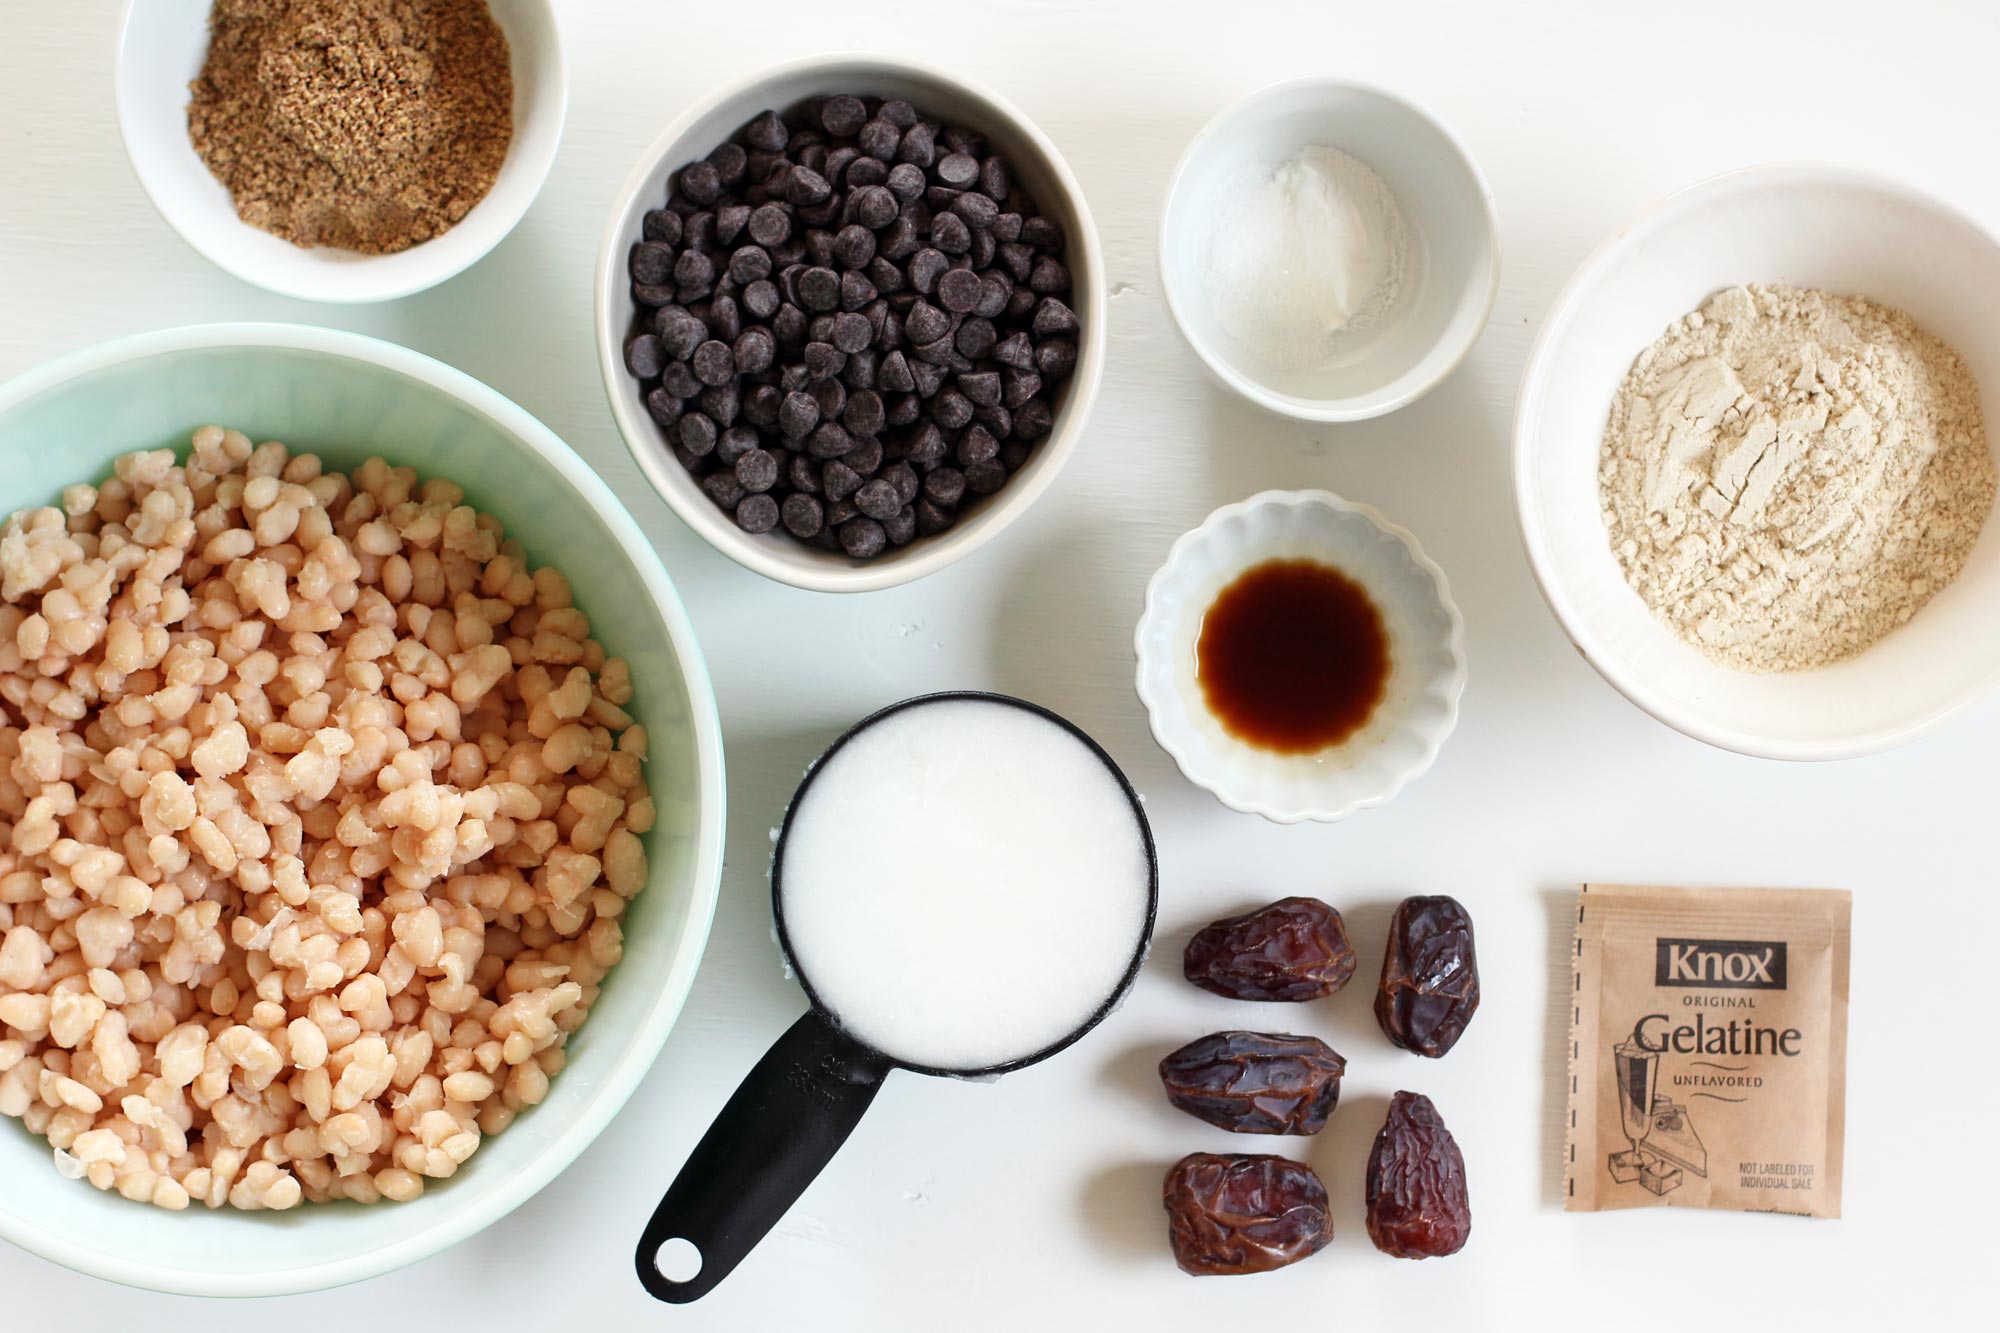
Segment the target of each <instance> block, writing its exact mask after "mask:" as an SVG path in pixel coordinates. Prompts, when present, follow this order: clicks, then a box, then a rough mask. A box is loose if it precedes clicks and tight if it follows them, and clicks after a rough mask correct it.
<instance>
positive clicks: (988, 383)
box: [957, 370, 1000, 407]
mask: <svg viewBox="0 0 2000 1333" xmlns="http://www.w3.org/2000/svg"><path fill="white" fill-rule="evenodd" d="M957 384H958V389H959V392H961V393H963V394H964V395H965V396H966V397H967V398H969V399H971V400H972V402H973V403H974V404H975V405H976V406H979V407H992V406H993V405H994V404H995V403H998V402H999V401H1000V372H999V371H997V370H979V371H973V372H971V373H969V374H963V375H960V376H959V377H958V380H957Z"/></svg>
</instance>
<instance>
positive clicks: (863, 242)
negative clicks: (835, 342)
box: [833, 222, 1060, 291]
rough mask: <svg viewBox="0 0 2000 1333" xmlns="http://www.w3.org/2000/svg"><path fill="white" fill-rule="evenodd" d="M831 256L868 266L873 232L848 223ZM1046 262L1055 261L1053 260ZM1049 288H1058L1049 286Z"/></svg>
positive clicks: (848, 265) (856, 266)
mask: <svg viewBox="0 0 2000 1333" xmlns="http://www.w3.org/2000/svg"><path fill="white" fill-rule="evenodd" d="M833 257H834V258H835V259H836V260H838V261H840V264H841V266H842V267H843V268H851V269H859V268H866V267H868V261H869V260H871V259H873V258H874V257H875V233H874V232H872V231H870V230H869V229H868V228H866V227H864V226H862V225H861V224H860V223H859V222H850V223H848V224H847V225H846V226H845V227H842V228H841V229H840V230H839V232H837V233H836V234H835V235H834V238H833ZM1046 262H1048V263H1052V264H1053V263H1055V261H1054V260H1048V261H1046ZM1058 267H1060V265H1058ZM1050 290H1052V291H1053V290H1058V289H1055V288H1051V289H1050Z"/></svg>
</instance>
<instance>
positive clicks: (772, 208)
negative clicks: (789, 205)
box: [749, 204, 792, 246]
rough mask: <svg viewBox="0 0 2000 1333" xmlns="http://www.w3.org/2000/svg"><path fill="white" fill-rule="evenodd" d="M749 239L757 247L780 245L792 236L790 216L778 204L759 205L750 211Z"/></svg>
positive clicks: (787, 211) (788, 212)
mask: <svg viewBox="0 0 2000 1333" xmlns="http://www.w3.org/2000/svg"><path fill="white" fill-rule="evenodd" d="M749 231H750V239H751V240H753V241H755V242H757V244H759V245H766V246H769V245H782V244H783V243H784V242H785V239H786V238H787V237H789V236H790V235H791V234H792V215H791V213H790V211H789V210H787V209H786V208H784V207H783V206H782V205H779V204H760V205H759V206H758V207H756V208H754V209H752V210H751V211H750V226H749Z"/></svg>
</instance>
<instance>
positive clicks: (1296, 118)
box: [1160, 79, 1500, 421]
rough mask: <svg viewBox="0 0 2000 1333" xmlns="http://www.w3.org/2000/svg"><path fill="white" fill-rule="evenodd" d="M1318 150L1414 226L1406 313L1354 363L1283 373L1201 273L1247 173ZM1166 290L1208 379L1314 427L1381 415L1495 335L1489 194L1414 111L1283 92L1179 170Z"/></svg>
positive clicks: (1193, 152)
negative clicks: (1354, 163) (1379, 187)
mask: <svg viewBox="0 0 2000 1333" xmlns="http://www.w3.org/2000/svg"><path fill="white" fill-rule="evenodd" d="M1315 145H1321V146H1327V147H1332V148H1339V149H1343V150H1345V151H1346V152H1348V153H1351V154H1353V155H1354V156H1355V157H1357V158H1359V159H1360V160H1361V161H1363V162H1365V163H1366V164H1367V165H1368V166H1369V167H1371V168H1372V169H1373V170H1374V172H1375V174H1376V175H1378V176H1380V177H1381V178H1382V181H1383V183H1384V184H1386V185H1387V186H1388V187H1389V190H1390V192H1391V193H1392V194H1394V195H1395V196H1396V201H1397V203H1398V204H1399V205H1400V206H1401V208H1402V211H1403V218H1404V220H1405V221H1406V222H1407V223H1408V224H1409V230H1410V254H1409V263H1408V267H1407V269H1406V270H1405V273H1404V290H1403V294H1402V295H1401V297H1399V298H1398V301H1397V304H1396V305H1395V306H1394V307H1393V308H1392V310H1391V311H1390V313H1389V315H1388V316H1387V317H1386V319H1385V320H1384V322H1383V323H1382V325H1381V327H1380V329H1379V330H1378V331H1377V332H1375V333H1374V334H1373V335H1371V336H1370V337H1369V338H1368V339H1366V340H1365V341H1363V342H1362V343H1360V344H1358V345H1357V346H1356V347H1355V348H1354V349H1353V350H1352V352H1351V353H1350V354H1349V355H1347V356H1345V357H1343V358H1342V359H1341V360H1340V361H1339V362H1337V363H1335V364H1332V365H1328V366H1322V367H1311V368H1305V369H1294V368H1283V367H1274V366H1270V365H1267V364H1264V362H1263V361H1262V360H1260V359H1259V358H1258V357H1257V356H1256V355H1255V353H1254V352H1253V351H1252V350H1251V349H1248V348H1245V347H1243V346H1242V345H1241V344H1240V343H1238V342H1237V341H1236V340H1235V339H1234V338H1232V337H1231V336H1230V335H1229V333H1228V332H1227V331H1226V330H1224V329H1223V328H1222V326H1221V324H1220V323H1219V322H1218V321H1217V319H1216V316H1215V313H1214V311H1213V310H1212V309H1211V307H1210V303H1209V299H1208V291H1207V283H1206V280H1205V278H1204V275H1203V272H1202V268H1203V264H1204V262H1205V261H1206V260H1207V258H1208V255H1209V252H1210V250H1211V248H1212V238H1211V237H1210V234H1209V232H1210V228H1211V225H1212V219H1213V218H1214V215H1215V213H1216V212H1217V210H1218V209H1219V208H1220V207H1221V205H1222V204H1223V203H1224V202H1225V194H1226V192H1227V191H1228V190H1229V189H1231V188H1233V183H1234V180H1235V178H1236V176H1237V173H1238V172H1239V171H1240V170H1241V169H1242V168H1244V167H1246V166H1270V165H1275V164H1276V163H1278V162H1281V161H1283V160H1284V159H1286V158H1288V157H1291V156H1292V155H1294V154H1296V153H1298V152H1299V151H1300V150H1301V149H1304V148H1309V147H1313V146H1315ZM1160 287H1161V290H1162V291H1164V292H1165V293H1166V298H1167V309H1168V310H1169V311H1170V312H1171V313H1172V315H1173V317H1174V323H1175V324H1176V325H1177V326H1179V328H1180V331H1181V334H1182V336H1183V337H1185V338H1186V339H1187V341H1188V345H1189V346H1190V347H1192V348H1194V350H1195V355H1197V356H1199V357H1200V358H1201V361H1202V364H1203V365H1204V366H1206V367H1207V369H1208V372H1209V374H1211V375H1212V376H1214V378H1215V379H1216V380H1217V381H1219V382H1220V383H1221V384H1223V385H1224V386H1226V387H1228V388H1230V389H1233V390H1235V391H1236V392H1237V393H1239V394H1242V395H1243V396H1244V397H1245V398H1247V399H1249V400H1250V401H1251V402H1253V403H1255V404H1256V405H1257V406H1259V407H1261V408H1264V409H1265V410H1267V411H1271V412H1276V413H1279V414H1280V415H1283V416H1289V417H1297V418H1299V419H1301V420H1304V421H1360V420H1362V419H1364V418H1366V417H1374V416H1380V415H1382V414H1383V413H1384V412H1393V411H1394V410H1396V409H1397V408H1399V407H1402V406H1404V405H1405V404H1408V403H1411V402H1414V401H1415V400H1416V399H1418V398H1420V397H1422V396H1423V395H1424V394H1426V393H1428V392H1430V390H1431V389H1432V388H1433V387H1434V386H1435V385H1436V384H1437V383H1438V381H1440V380H1442V379H1443V378H1444V377H1445V376H1446V375H1449V374H1450V373H1451V372H1452V370H1453V368H1455V367H1456V366H1457V365H1458V364H1459V362H1461V361H1463V360H1464V359H1465V357H1466V354H1467V353H1468V352H1470V351H1471V350H1472V345H1473V344H1474V343H1475V342H1477V341H1478V340H1479V332H1480V330H1481V329H1483V328H1485V327H1486V318H1487V316H1488V315H1490V314H1491V313H1492V311H1493V298H1494V297H1495V295H1497V294H1498V292H1499V290H1500V242H1499V225H1498V223H1497V222H1496V221H1495V219H1494V213H1493V193H1492V191H1491V190H1489V189H1487V186H1486V178H1485V177H1484V176H1483V175H1481V174H1480V171H1479V167H1478V164H1476V163H1475V162H1474V161H1473V160H1472V155H1471V154H1470V153H1469V152H1467V151H1466V149H1465V145H1463V144H1462V143H1460V142H1459V141H1458V139H1457V138H1456V137H1455V136H1454V135H1453V134H1452V132H1451V131H1450V130H1448V129H1446V128H1445V126H1444V125H1443V123H1442V122H1440V121H1438V120H1437V119H1436V118H1434V117H1432V116H1431V115H1430V114H1429V113H1427V112H1425V111H1424V110H1423V109H1422V108H1421V107H1418V106H1417V105H1415V104H1414V103H1412V102H1409V101H1406V100H1404V99H1403V98H1401V97H1397V96H1395V95H1394V94H1391V93H1386V92H1383V91H1381V90H1380V89H1376V88H1370V87H1368V86H1366V85H1365V84H1358V83H1351V82H1347V81H1345V80H1340V79H1294V80H1292V81H1290V82H1287V83H1279V84H1274V85H1272V86H1271V87H1269V88H1264V89H1262V90H1260V91H1258V92H1254V93H1252V94H1250V95H1249V96H1248V97H1245V98H1244V99H1243V100H1241V101H1239V102H1236V103H1234V104H1233V105H1231V106H1229V107H1227V108H1225V109H1224V110H1223V111H1221V112H1220V113H1218V114H1217V115H1216V117H1215V119H1213V120H1211V121H1209V122H1208V124H1207V125H1205V126H1203V127H1202V129H1201V132H1200V133H1199V134H1197V135H1195V137H1194V140H1193V142H1191V143H1190V144H1188V146H1187V151H1186V152H1185V153H1184V154H1182V156H1181V160H1180V165H1178V166H1177V167H1175V168H1174V174H1173V179H1172V180H1171V181H1170V182H1169V183H1168V185H1167V198H1166V203H1165V205H1164V206H1163V207H1162V209H1161V214H1160Z"/></svg>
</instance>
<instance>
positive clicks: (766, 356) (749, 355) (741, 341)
mask: <svg viewBox="0 0 2000 1333" xmlns="http://www.w3.org/2000/svg"><path fill="white" fill-rule="evenodd" d="M730 351H731V353H732V355H733V356H734V357H735V360H736V369H737V370H738V371H739V372H740V373H742V374H745V375H761V374H763V373H764V372H765V371H767V370H769V369H770V368H771V364H772V362H774V361H776V360H777V356H778V340H777V339H775V338H773V337H772V336H771V335H770V333H769V332H768V331H767V330H764V329H760V328H754V327H753V328H748V329H745V330H743V332H741V333H739V334H737V335H736V342H735V344H734V345H733V346H732V347H731V349H730Z"/></svg>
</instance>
